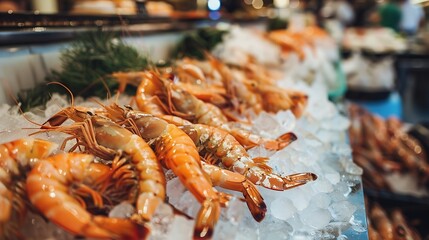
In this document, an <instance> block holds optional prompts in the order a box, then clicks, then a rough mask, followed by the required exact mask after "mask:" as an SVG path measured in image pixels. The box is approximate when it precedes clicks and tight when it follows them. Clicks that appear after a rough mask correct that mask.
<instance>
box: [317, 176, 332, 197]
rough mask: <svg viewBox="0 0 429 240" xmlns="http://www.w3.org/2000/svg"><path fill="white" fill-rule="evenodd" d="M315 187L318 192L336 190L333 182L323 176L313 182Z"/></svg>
mask: <svg viewBox="0 0 429 240" xmlns="http://www.w3.org/2000/svg"><path fill="white" fill-rule="evenodd" d="M312 187H313V189H314V190H315V191H316V192H322V193H330V192H332V191H333V190H334V188H333V187H332V184H331V183H330V182H329V181H328V180H326V179H325V178H324V177H323V176H322V177H319V178H318V179H317V180H316V181H315V182H314V183H313V184H312Z"/></svg>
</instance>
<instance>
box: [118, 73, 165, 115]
mask: <svg viewBox="0 0 429 240" xmlns="http://www.w3.org/2000/svg"><path fill="white" fill-rule="evenodd" d="M113 77H115V78H116V79H117V80H118V81H119V91H120V92H123V91H124V90H125V86H126V84H128V83H131V84H134V85H136V86H137V92H136V98H135V99H136V104H137V106H138V108H139V109H140V110H141V111H144V112H147V113H151V114H154V115H162V114H165V113H166V110H165V109H163V108H162V101H161V100H160V99H159V97H158V96H157V95H156V94H157V92H158V91H160V90H161V89H162V87H163V86H162V84H161V83H160V82H157V81H151V79H152V78H153V77H154V74H153V73H151V72H127V73H124V72H117V73H114V74H113Z"/></svg>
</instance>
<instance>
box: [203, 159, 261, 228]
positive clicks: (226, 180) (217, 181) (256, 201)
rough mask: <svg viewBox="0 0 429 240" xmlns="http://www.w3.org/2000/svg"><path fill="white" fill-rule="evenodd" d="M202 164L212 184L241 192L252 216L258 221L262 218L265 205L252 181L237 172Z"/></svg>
mask: <svg viewBox="0 0 429 240" xmlns="http://www.w3.org/2000/svg"><path fill="white" fill-rule="evenodd" d="M202 165H203V169H204V171H205V172H206V173H207V174H208V175H209V176H210V179H211V180H212V183H213V185H215V186H220V187H223V188H226V189H230V190H233V191H239V192H242V193H243V196H244V199H245V201H246V204H247V207H248V208H249V210H250V212H251V213H252V216H253V218H254V219H255V220H256V221H258V222H260V221H262V219H264V217H265V213H266V212H267V206H266V205H265V202H264V199H263V198H262V196H261V194H260V193H259V191H258V189H257V188H256V187H255V185H253V183H251V182H250V181H249V180H247V179H246V177H244V176H243V175H241V174H239V173H235V172H231V171H228V170H225V169H221V168H219V167H217V166H214V165H211V164H208V163H205V162H202Z"/></svg>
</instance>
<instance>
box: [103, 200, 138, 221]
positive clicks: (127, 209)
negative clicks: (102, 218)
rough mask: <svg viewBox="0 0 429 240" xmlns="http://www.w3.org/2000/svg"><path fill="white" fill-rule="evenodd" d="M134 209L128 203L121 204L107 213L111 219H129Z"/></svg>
mask: <svg viewBox="0 0 429 240" xmlns="http://www.w3.org/2000/svg"><path fill="white" fill-rule="evenodd" d="M134 211H135V209H134V206H133V205H132V204H131V203H129V202H121V203H120V204H118V205H116V206H115V207H113V208H112V210H110V212H109V217H111V218H129V217H130V216H131V215H132V214H133V213H134Z"/></svg>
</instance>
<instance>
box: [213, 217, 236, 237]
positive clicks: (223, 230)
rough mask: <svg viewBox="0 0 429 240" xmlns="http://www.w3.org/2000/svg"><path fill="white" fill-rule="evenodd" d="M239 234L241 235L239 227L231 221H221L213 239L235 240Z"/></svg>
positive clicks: (217, 225)
mask: <svg viewBox="0 0 429 240" xmlns="http://www.w3.org/2000/svg"><path fill="white" fill-rule="evenodd" d="M237 234H239V232H238V231H237V225H235V224H233V223H231V222H229V221H219V222H218V223H217V224H216V228H215V232H214V235H213V239H215V240H216V239H219V240H223V239H234V238H235V236H236V235H237Z"/></svg>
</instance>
